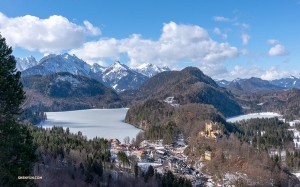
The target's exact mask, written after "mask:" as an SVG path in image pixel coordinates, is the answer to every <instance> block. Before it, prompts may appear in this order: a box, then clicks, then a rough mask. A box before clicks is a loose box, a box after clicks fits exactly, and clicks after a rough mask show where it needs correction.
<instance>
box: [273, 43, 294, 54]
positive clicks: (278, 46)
mask: <svg viewBox="0 0 300 187" xmlns="http://www.w3.org/2000/svg"><path fill="white" fill-rule="evenodd" d="M289 54H290V52H289V51H288V50H286V49H285V48H284V46H283V45H281V44H276V45H275V46H274V47H272V48H271V49H270V50H269V55H270V56H287V55H289Z"/></svg>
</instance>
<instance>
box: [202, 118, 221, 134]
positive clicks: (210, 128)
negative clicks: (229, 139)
mask: <svg viewBox="0 0 300 187" xmlns="http://www.w3.org/2000/svg"><path fill="white" fill-rule="evenodd" d="M205 134H206V136H207V137H211V138H217V136H218V135H220V134H221V131H220V130H218V124H217V123H216V122H212V121H210V122H208V123H205Z"/></svg>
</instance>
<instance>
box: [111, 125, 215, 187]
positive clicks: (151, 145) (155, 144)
mask: <svg viewBox="0 0 300 187" xmlns="http://www.w3.org/2000/svg"><path fill="white" fill-rule="evenodd" d="M199 136H205V137H207V138H212V139H217V138H220V137H221V131H220V130H218V129H217V124H216V123H213V122H208V123H206V127H205V131H201V132H199ZM108 141H109V142H110V143H111V148H110V152H111V155H112V156H111V157H112V159H114V163H115V167H116V168H119V169H120V170H121V171H122V169H126V168H127V169H128V170H129V169H130V167H131V166H127V167H126V166H124V165H123V164H122V162H121V161H120V160H118V158H117V154H118V152H120V151H122V152H124V153H126V155H127V157H128V158H129V159H130V161H131V162H137V163H138V166H139V170H140V172H146V171H147V169H148V167H149V166H150V165H151V166H152V167H153V168H154V169H155V172H157V173H160V174H163V173H165V172H167V171H172V173H173V174H174V175H177V176H181V177H185V178H187V179H189V180H191V181H192V183H193V185H194V186H199V185H206V186H212V185H213V183H212V181H211V179H210V178H211V177H210V176H206V175H204V174H203V173H202V172H201V167H199V168H193V167H192V166H191V165H189V164H187V160H188V157H187V156H186V155H184V153H183V152H184V149H185V148H186V147H187V142H185V140H184V137H183V135H182V134H180V135H179V137H178V138H177V139H175V141H174V142H173V143H171V144H163V142H162V140H159V141H147V140H144V141H142V142H141V143H140V146H133V145H131V144H130V143H128V142H124V143H121V142H120V140H118V139H116V138H114V139H108ZM211 156H212V153H211V151H205V154H204V155H203V156H202V157H201V159H200V160H201V161H202V162H205V161H209V160H211ZM200 165H203V164H200ZM128 170H127V171H128Z"/></svg>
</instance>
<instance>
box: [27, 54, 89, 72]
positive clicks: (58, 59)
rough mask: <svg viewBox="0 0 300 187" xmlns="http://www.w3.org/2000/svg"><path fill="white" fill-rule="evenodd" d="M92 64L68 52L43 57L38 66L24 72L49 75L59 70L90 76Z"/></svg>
mask: <svg viewBox="0 0 300 187" xmlns="http://www.w3.org/2000/svg"><path fill="white" fill-rule="evenodd" d="M90 71H91V66H90V65H89V64H87V63H86V62H84V61H83V60H81V59H79V58H78V57H77V56H75V55H69V54H67V53H65V54H61V55H55V54H51V55H48V56H45V57H44V58H42V59H41V60H40V61H39V63H38V64H37V65H36V66H33V67H31V68H29V69H26V70H25V71H23V72H22V75H23V76H26V75H49V74H52V73H58V72H69V73H72V74H75V75H84V76H89V73H90Z"/></svg>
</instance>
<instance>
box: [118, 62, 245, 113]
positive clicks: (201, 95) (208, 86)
mask: <svg viewBox="0 0 300 187" xmlns="http://www.w3.org/2000/svg"><path fill="white" fill-rule="evenodd" d="M121 96H124V98H126V99H128V100H129V101H133V102H132V105H135V104H137V101H143V100H146V99H150V98H151V99H158V100H164V99H165V98H166V97H171V96H173V97H174V99H175V100H176V103H178V104H180V105H185V104H188V103H201V104H210V105H213V106H214V107H215V108H216V109H217V110H218V111H220V112H221V113H222V114H223V115H224V116H235V115H238V114H241V113H242V109H241V107H240V106H239V105H238V104H237V103H236V101H235V100H234V96H233V95H232V94H231V93H230V92H228V91H226V89H224V88H221V87H219V86H218V85H217V84H216V83H215V82H214V80H213V79H211V78H210V77H208V76H206V75H205V74H203V73H202V71H200V70H199V69H198V68H195V67H187V68H185V69H183V70H181V71H172V72H162V73H160V74H158V75H156V76H154V77H152V78H150V79H149V80H148V81H147V82H146V83H144V84H143V85H142V86H141V87H140V88H139V89H138V90H136V91H127V92H125V93H123V94H121Z"/></svg>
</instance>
